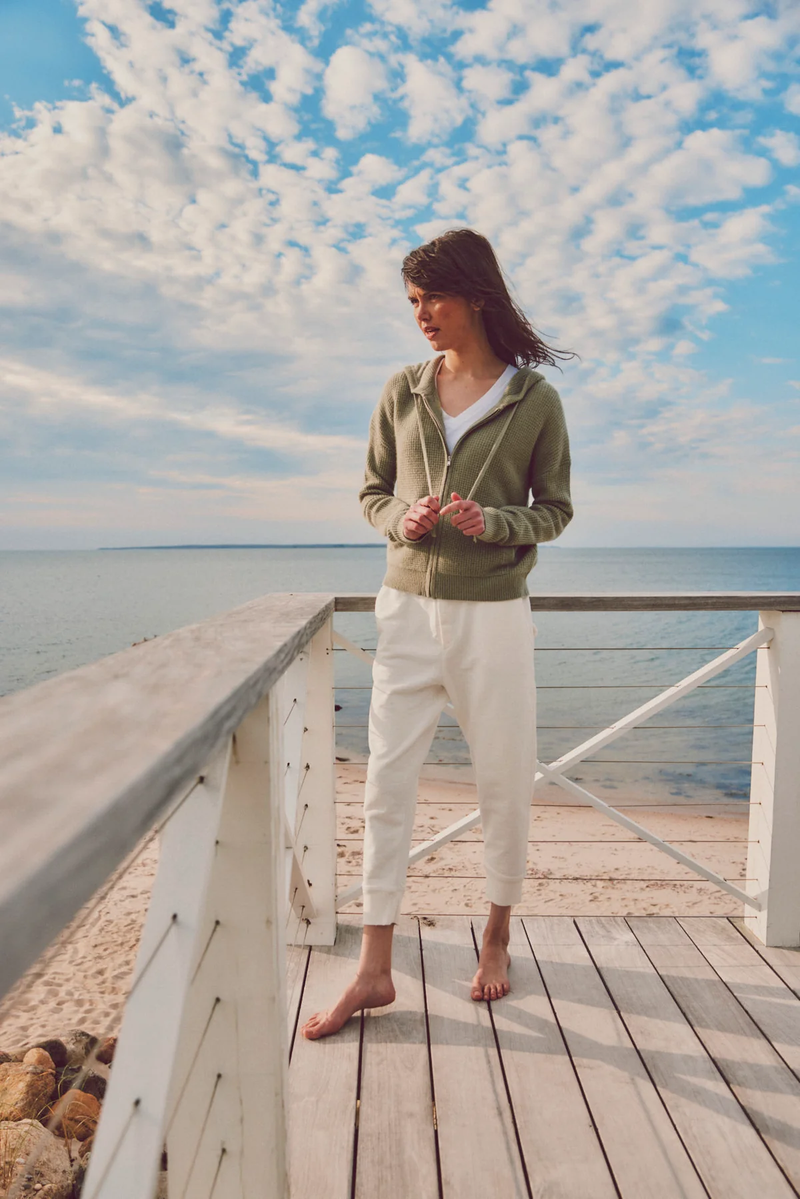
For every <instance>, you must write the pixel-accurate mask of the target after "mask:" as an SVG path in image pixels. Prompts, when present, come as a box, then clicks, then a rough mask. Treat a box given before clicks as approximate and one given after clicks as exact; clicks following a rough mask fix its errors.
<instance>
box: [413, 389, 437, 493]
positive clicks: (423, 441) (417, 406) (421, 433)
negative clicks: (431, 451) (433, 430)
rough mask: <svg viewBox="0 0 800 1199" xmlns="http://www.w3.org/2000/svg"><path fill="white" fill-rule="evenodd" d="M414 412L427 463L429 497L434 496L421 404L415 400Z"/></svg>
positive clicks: (423, 454) (426, 474)
mask: <svg viewBox="0 0 800 1199" xmlns="http://www.w3.org/2000/svg"><path fill="white" fill-rule="evenodd" d="M414 411H415V413H416V414H417V428H418V429H419V439H420V442H421V444H422V459H423V461H424V463H425V478H426V479H427V480H428V495H433V480H432V479H431V468H430V464H429V462H428V449H427V446H426V445H425V434H424V433H423V431H422V417H421V416H420V414H419V403H418V402H417V400H416V399H415V400H414Z"/></svg>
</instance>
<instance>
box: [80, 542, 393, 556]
mask: <svg viewBox="0 0 800 1199" xmlns="http://www.w3.org/2000/svg"><path fill="white" fill-rule="evenodd" d="M97 548H98V550H100V551H101V552H102V553H106V554H113V553H120V552H121V551H123V550H382V549H385V548H386V543H385V542H383V541H319V542H317V541H293V542H282V543H281V544H277V543H275V544H272V543H270V542H264V543H261V542H253V543H252V544H251V545H240V544H238V543H237V542H230V543H225V542H221V543H220V544H219V545H100V546H98V547H97Z"/></svg>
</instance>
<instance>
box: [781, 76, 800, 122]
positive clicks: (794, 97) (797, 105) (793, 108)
mask: <svg viewBox="0 0 800 1199" xmlns="http://www.w3.org/2000/svg"><path fill="white" fill-rule="evenodd" d="M783 103H784V106H785V107H786V109H787V111H788V112H793V113H794V114H795V115H796V116H800V83H790V84H789V86H788V88H787V89H786V91H785V92H784V95H783Z"/></svg>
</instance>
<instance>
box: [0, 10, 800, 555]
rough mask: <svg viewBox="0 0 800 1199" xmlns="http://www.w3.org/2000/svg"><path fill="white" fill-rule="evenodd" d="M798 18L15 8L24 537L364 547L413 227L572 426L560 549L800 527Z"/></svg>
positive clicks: (5, 495) (12, 306) (9, 512)
mask: <svg viewBox="0 0 800 1199" xmlns="http://www.w3.org/2000/svg"><path fill="white" fill-rule="evenodd" d="M799 45H800V7H798V5H797V4H796V3H793V2H791V3H790V2H778V3H774V4H749V3H745V2H743V0H648V3H647V4H642V3H641V0H571V3H570V4H567V5H564V4H559V3H556V2H555V0H489V2H488V3H476V2H474V0H464V2H462V3H455V2H453V0H430V2H429V3H426V4H424V5H422V4H420V3H417V2H415V0H338V2H337V0H332V2H325V0H305V3H302V4H290V3H280V2H279V0H273V2H267V0H241V2H238V3H216V2H215V0H174V2H172V3H170V4H169V5H167V4H159V3H149V4H148V3H144V2H143V0H79V2H78V3H77V4H76V3H74V2H73V0H24V2H23V0H5V2H4V3H3V4H2V5H0V498H1V499H2V505H1V506H0V548H16V549H26V548H84V547H92V546H96V545H101V544H102V545H119V544H153V543H158V544H163V543H171V542H220V541H227V542H244V543H248V542H254V541H277V542H284V541H315V542H317V541H342V540H353V541H366V540H373V539H376V537H377V535H376V534H374V533H373V531H372V530H371V529H370V528H369V526H367V525H366V524H365V523H364V522H363V520H362V518H361V515H360V512H359V509H358V504H357V499H356V493H357V491H358V487H359V483H360V479H361V474H362V467H363V458H364V448H365V441H366V431H367V423H368V420H369V415H370V412H371V410H372V408H373V406H374V404H375V402H376V400H377V397H378V395H379V393H380V388H381V386H382V384H383V382H384V380H385V379H386V377H387V376H388V375H389V374H391V373H392V372H394V371H395V370H396V369H397V368H398V367H400V366H402V365H403V364H404V363H406V362H412V361H419V360H420V359H422V358H424V357H425V354H426V350H427V346H426V344H425V343H424V342H423V341H422V339H421V337H420V335H419V334H418V333H417V332H416V330H415V329H414V328H413V326H412V322H411V319H410V313H409V311H408V306H407V304H406V301H405V299H404V296H403V292H402V288H401V285H400V281H399V265H400V261H401V259H402V256H403V254H404V253H405V252H406V251H407V249H409V248H410V247H411V246H413V245H415V244H418V243H419V242H420V241H422V240H426V239H427V238H429V237H430V236H433V235H435V234H436V233H438V232H441V231H442V230H444V229H446V228H449V227H453V226H459V225H465V224H468V225H471V226H472V227H474V228H477V229H479V230H480V231H481V232H483V233H485V234H486V235H487V236H488V237H489V238H490V239H491V240H492V241H493V243H494V244H495V246H496V248H497V250H498V253H499V256H500V258H501V261H502V262H503V264H504V265H505V267H506V269H507V271H508V274H509V275H510V277H511V279H512V281H513V284H514V287H515V289H516V292H517V294H518V296H519V297H520V299H521V300H522V302H523V304H524V306H525V307H526V310H527V311H528V313H529V315H530V316H531V318H532V320H533V321H534V323H535V324H536V325H537V326H538V327H539V328H540V329H541V330H542V331H544V332H545V333H546V334H547V335H548V336H549V337H551V338H552V339H554V340H555V341H556V342H557V344H559V345H561V346H564V347H569V348H572V349H575V350H577V351H578V352H579V354H580V355H581V357H580V359H579V360H576V361H574V362H572V363H570V364H568V365H567V366H565V368H564V371H563V374H560V373H559V372H557V371H552V370H551V371H546V373H547V374H548V376H549V377H550V378H551V380H552V381H553V382H554V383H555V385H556V386H557V387H558V388H559V390H560V392H561V395H562V398H563V401H564V404H565V408H566V411H567V415H568V422H569V427H570V433H571V439H572V444H573V457H574V498H575V507H576V516H575V520H574V521H573V523H572V525H571V526H570V527H569V529H568V530H567V532H566V533H565V534H564V537H563V544H570V545H574V546H580V545H588V546H592V545H595V546H596V545H736V544H739V545H756V544H773V545H775V544H777V545H781V544H783V545H797V544H800V494H798V493H799V491H800V488H799V487H798V478H800V347H799V346H798V336H797V324H798V298H799V297H798V292H800V282H798V277H799V276H800V272H798V271H797V265H796V257H797V254H796V248H797V243H798V233H800V170H799V169H798V168H800V61H798V46H799Z"/></svg>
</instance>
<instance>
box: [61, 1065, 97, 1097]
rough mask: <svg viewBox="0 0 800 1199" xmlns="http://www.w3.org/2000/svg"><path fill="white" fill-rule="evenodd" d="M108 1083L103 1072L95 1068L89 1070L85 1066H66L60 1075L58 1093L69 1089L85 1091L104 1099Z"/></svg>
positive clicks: (64, 1092) (63, 1092) (62, 1093)
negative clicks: (98, 1071) (100, 1072)
mask: <svg viewBox="0 0 800 1199" xmlns="http://www.w3.org/2000/svg"><path fill="white" fill-rule="evenodd" d="M107 1086H108V1083H107V1082H106V1080H105V1078H103V1075H102V1074H98V1073H97V1072H96V1071H95V1070H87V1069H86V1067H85V1066H66V1067H65V1068H64V1069H63V1070H62V1071H61V1072H60V1073H59V1075H58V1093H59V1095H64V1094H66V1092H67V1091H73V1090H74V1091H85V1092H86V1094H87V1095H94V1097H95V1099H103V1097H104V1096H105V1093H106V1087H107Z"/></svg>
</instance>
